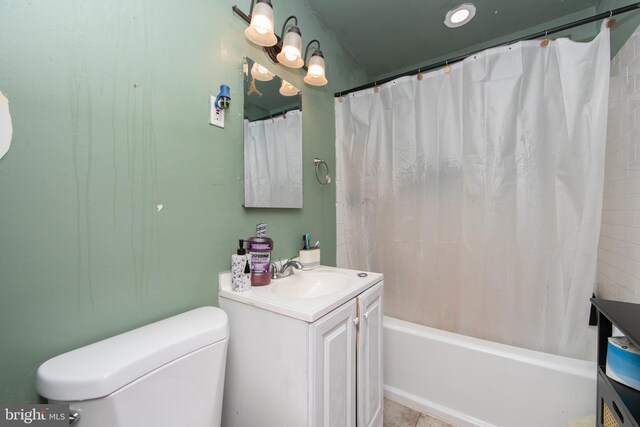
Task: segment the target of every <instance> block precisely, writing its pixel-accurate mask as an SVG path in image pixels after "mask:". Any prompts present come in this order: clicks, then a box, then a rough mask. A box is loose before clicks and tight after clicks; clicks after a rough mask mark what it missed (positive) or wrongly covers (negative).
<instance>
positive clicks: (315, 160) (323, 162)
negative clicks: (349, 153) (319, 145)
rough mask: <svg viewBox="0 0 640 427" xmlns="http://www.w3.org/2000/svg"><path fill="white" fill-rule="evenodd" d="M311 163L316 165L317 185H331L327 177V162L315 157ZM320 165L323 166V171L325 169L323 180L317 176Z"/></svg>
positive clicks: (329, 178)
mask: <svg viewBox="0 0 640 427" xmlns="http://www.w3.org/2000/svg"><path fill="white" fill-rule="evenodd" d="M313 163H314V164H315V165H316V179H317V180H318V183H319V184H320V185H327V184H331V177H330V176H329V165H327V162H325V161H324V160H322V159H319V158H317V157H316V158H315V159H313ZM320 165H324V167H325V169H327V172H326V174H325V175H324V177H323V178H320V176H319V175H318V173H319V171H320Z"/></svg>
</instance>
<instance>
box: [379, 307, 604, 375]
mask: <svg viewBox="0 0 640 427" xmlns="http://www.w3.org/2000/svg"><path fill="white" fill-rule="evenodd" d="M382 327H383V329H384V328H389V329H391V330H394V331H398V332H404V333H407V334H409V335H413V336H416V337H421V338H428V339H433V340H436V341H439V342H442V343H446V344H449V345H458V346H459V345H461V344H463V345H464V347H466V348H469V349H471V350H475V351H481V352H484V353H489V354H491V355H493V356H497V357H501V358H508V359H514V360H517V361H519V362H524V363H530V364H533V365H536V366H540V367H545V368H548V369H551V370H555V371H558V372H565V373H571V374H573V375H577V376H580V377H582V378H586V379H592V380H594V381H595V379H596V362H595V361H590V360H583V359H574V358H571V357H566V356H559V355H557V354H551V353H544V352H541V351H536V350H530V349H527V348H522V347H515V346H511V345H507V344H502V343H497V342H493V341H489V340H484V339H481V338H475V337H470V336H467V335H462V334H457V333H455V332H449V331H444V330H441V329H436V328H432V327H430V326H424V325H420V324H418V323H412V322H408V321H406V320H401V319H397V318H395V317H390V316H384V318H383V321H382ZM594 345H595V342H594Z"/></svg>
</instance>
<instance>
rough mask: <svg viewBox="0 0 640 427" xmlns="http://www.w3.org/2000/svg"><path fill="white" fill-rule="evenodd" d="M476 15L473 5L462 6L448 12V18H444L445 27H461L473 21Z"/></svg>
mask: <svg viewBox="0 0 640 427" xmlns="http://www.w3.org/2000/svg"><path fill="white" fill-rule="evenodd" d="M475 15H476V7H475V6H474V5H473V4H471V3H465V4H461V5H460V6H458V7H455V8H453V9H451V10H450V11H449V12H447V16H445V18H444V25H446V26H447V27H449V28H456V27H460V26H462V25H464V24H466V23H467V22H469V21H471V19H472V18H473V17H474V16H475Z"/></svg>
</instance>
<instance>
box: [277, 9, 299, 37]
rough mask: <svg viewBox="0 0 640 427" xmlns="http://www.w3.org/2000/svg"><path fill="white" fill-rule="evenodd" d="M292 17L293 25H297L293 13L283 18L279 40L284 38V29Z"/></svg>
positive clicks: (296, 19)
mask: <svg viewBox="0 0 640 427" xmlns="http://www.w3.org/2000/svg"><path fill="white" fill-rule="evenodd" d="M292 19H293V20H294V21H295V24H293V26H295V27H297V26H298V18H297V17H296V16H295V15H291V16H290V17H288V18H287V19H285V21H284V24H282V31H281V32H280V40H284V30H286V28H287V23H288V22H289V21H290V20H292Z"/></svg>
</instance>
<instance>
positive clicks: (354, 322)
mask: <svg viewBox="0 0 640 427" xmlns="http://www.w3.org/2000/svg"><path fill="white" fill-rule="evenodd" d="M353 324H354V325H355V326H358V325H359V324H360V319H359V318H358V317H354V318H353Z"/></svg>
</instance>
